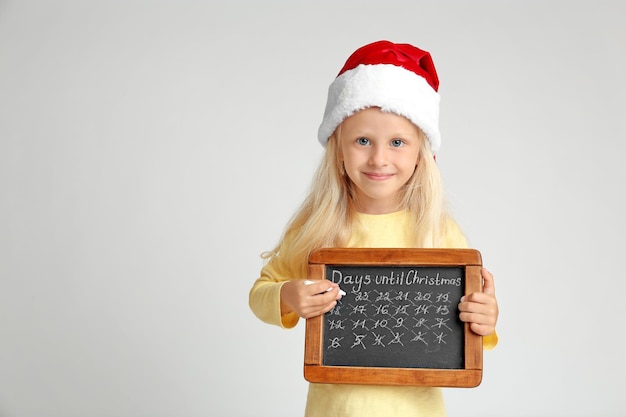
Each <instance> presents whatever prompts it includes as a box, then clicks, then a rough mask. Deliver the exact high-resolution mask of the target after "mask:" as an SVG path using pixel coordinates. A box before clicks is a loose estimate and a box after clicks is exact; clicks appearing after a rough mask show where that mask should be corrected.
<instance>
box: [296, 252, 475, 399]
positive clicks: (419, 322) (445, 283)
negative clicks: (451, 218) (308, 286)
mask: <svg viewBox="0 0 626 417" xmlns="http://www.w3.org/2000/svg"><path fill="white" fill-rule="evenodd" d="M481 264H482V260H481V256H480V253H479V252H478V251H476V250H474V249H396V248H391V249H361V248H359V249H320V250H318V251H315V252H314V253H312V254H311V256H310V258H309V279H328V280H329V281H332V282H335V283H337V284H339V286H340V287H341V289H342V290H344V291H345V292H346V295H345V296H343V298H342V299H341V300H340V301H339V302H338V303H337V306H335V308H334V309H333V310H331V311H329V312H328V313H326V314H324V315H322V316H318V317H315V318H311V319H308V320H307V325H306V339H305V342H306V343H305V364H304V374H305V378H306V379H307V380H308V381H310V382H325V383H356V384H380V385H421V386H453V387H474V386H477V385H478V384H480V381H481V379H482V337H480V336H478V335H476V334H475V333H473V332H471V330H469V326H468V325H467V324H465V323H463V322H461V321H460V319H459V318H458V315H459V312H458V307H457V305H458V303H459V300H460V298H461V297H462V296H463V295H464V294H468V293H470V292H474V291H478V290H480V289H481V288H482V278H481V276H480V269H481Z"/></svg>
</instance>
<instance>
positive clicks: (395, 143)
mask: <svg viewBox="0 0 626 417" xmlns="http://www.w3.org/2000/svg"><path fill="white" fill-rule="evenodd" d="M402 145H404V141H403V140H402V139H394V140H392V141H391V146H393V147H394V148H399V147H400V146H402Z"/></svg>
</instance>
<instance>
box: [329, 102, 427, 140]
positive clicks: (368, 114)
mask: <svg viewBox="0 0 626 417" xmlns="http://www.w3.org/2000/svg"><path fill="white" fill-rule="evenodd" d="M340 126H341V131H342V132H344V133H350V134H354V133H356V132H363V133H368V132H369V133H370V134H381V135H385V136H386V135H390V134H391V135H393V134H396V135H400V136H419V131H420V129H419V128H418V127H417V126H415V125H414V124H413V122H411V121H410V120H409V119H407V118H406V117H404V116H400V115H398V114H396V113H392V112H388V111H383V110H381V109H380V108H379V107H369V108H367V109H363V110H359V111H358V112H356V113H354V114H353V115H351V116H349V117H347V118H346V119H344V120H343V122H342V123H341V125H340Z"/></svg>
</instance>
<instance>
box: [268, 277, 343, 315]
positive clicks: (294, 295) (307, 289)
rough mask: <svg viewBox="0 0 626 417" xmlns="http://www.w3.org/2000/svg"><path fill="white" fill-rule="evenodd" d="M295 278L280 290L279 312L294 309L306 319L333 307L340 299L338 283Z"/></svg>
mask: <svg viewBox="0 0 626 417" xmlns="http://www.w3.org/2000/svg"><path fill="white" fill-rule="evenodd" d="M308 282H309V284H308V283H307V281H305V280H302V279H297V280H293V281H288V282H286V283H284V284H283V286H282V287H281V290H280V312H281V315H282V314H286V313H289V312H291V311H294V312H295V313H296V314H297V315H298V316H300V317H302V318H304V319H308V318H311V317H315V316H319V315H320V314H324V313H326V312H328V311H330V310H332V309H333V307H335V305H336V304H337V301H338V300H340V299H341V294H340V292H339V285H337V284H335V283H334V282H331V281H328V280H318V281H313V282H312V283H310V282H311V281H308Z"/></svg>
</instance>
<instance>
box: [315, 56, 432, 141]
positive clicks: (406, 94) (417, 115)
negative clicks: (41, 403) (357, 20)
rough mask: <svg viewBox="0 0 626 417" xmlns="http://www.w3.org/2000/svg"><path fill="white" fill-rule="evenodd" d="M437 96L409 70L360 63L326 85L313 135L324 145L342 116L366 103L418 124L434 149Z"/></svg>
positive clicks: (365, 106)
mask: <svg viewBox="0 0 626 417" xmlns="http://www.w3.org/2000/svg"><path fill="white" fill-rule="evenodd" d="M439 100H440V98H439V94H438V93H437V92H436V91H435V90H434V89H433V88H432V87H431V86H430V85H429V84H428V82H427V81H426V80H425V79H424V78H423V77H420V76H419V75H417V74H415V73H414V72H412V71H408V70H406V69H404V68H402V67H399V66H396V65H392V64H375V65H369V64H360V65H358V66H357V67H356V68H354V69H351V70H348V71H346V72H344V73H343V74H341V75H339V76H338V77H337V78H335V80H334V81H333V82H332V84H331V85H330V87H329V89H328V101H327V102H326V110H325V111H324V118H323V120H322V123H321V125H320V127H319V130H318V135H317V137H318V140H319V141H320V143H321V144H322V145H323V146H326V143H327V142H328V138H329V137H330V136H331V135H332V134H333V132H334V131H335V129H337V126H339V125H340V124H341V122H342V121H343V120H344V119H345V118H347V117H349V116H351V115H353V114H354V113H356V112H357V111H359V110H363V109H366V108H368V107H380V108H381V110H383V111H387V112H392V113H395V114H398V115H400V116H404V117H406V118H407V119H409V120H410V121H411V122H413V123H414V124H415V125H416V126H418V127H419V128H420V129H421V130H422V131H423V132H424V134H425V135H426V136H427V137H428V140H429V142H430V146H431V149H432V151H433V153H435V152H437V151H438V150H439V146H440V144H441V135H440V132H439Z"/></svg>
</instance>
